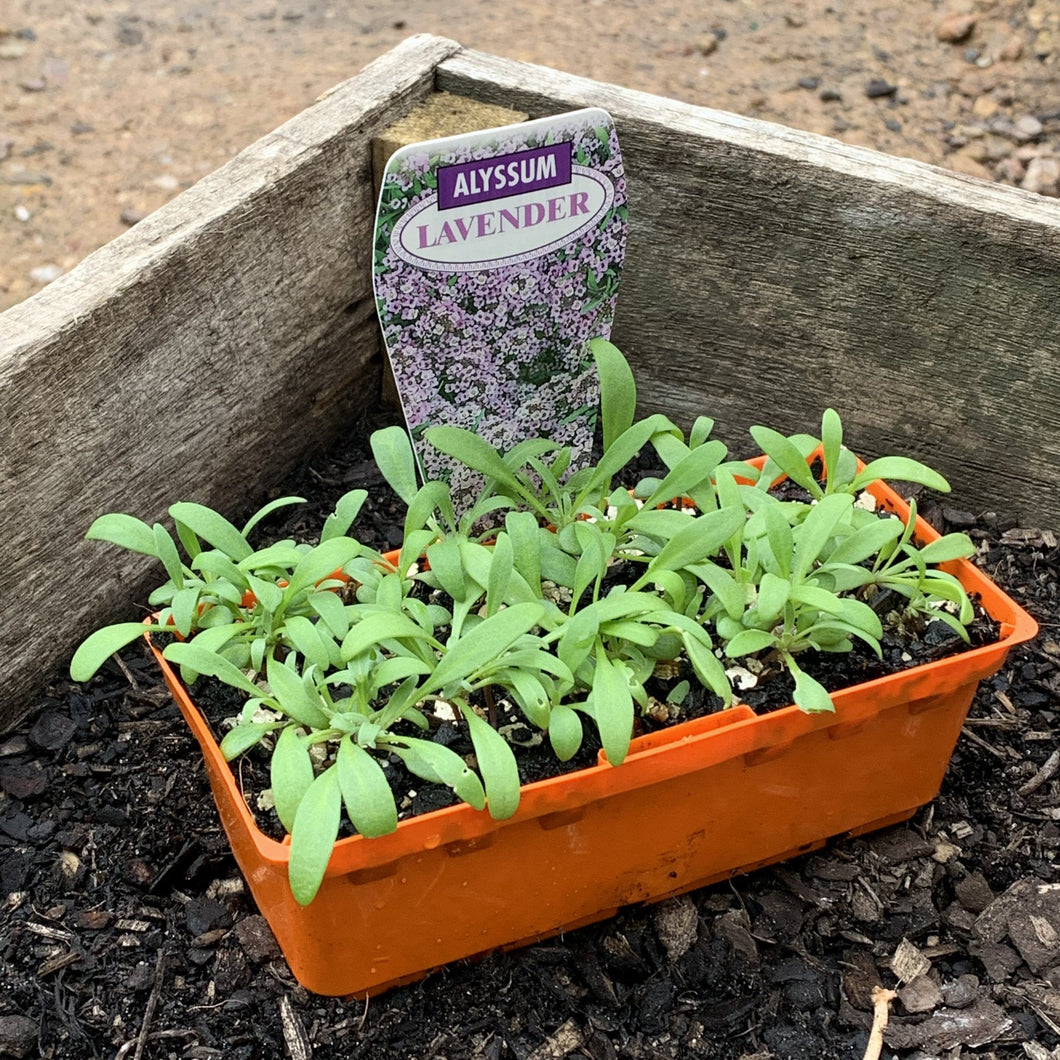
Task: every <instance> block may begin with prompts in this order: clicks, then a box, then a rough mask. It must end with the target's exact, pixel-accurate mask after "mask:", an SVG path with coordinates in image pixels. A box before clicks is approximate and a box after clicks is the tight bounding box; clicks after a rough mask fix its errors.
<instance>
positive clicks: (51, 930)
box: [22, 921, 75, 942]
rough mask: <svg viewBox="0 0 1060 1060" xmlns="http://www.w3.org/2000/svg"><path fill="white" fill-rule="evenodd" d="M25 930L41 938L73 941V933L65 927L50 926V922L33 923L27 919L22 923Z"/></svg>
mask: <svg viewBox="0 0 1060 1060" xmlns="http://www.w3.org/2000/svg"><path fill="white" fill-rule="evenodd" d="M22 926H23V927H24V928H25V929H26V931H32V932H33V934H34V935H40V936H41V938H45V939H53V940H54V941H56V942H73V941H74V937H75V936H74V933H73V932H72V931H67V930H66V928H57V927H52V926H51V925H50V924H35V923H34V922H33V921H27V922H26V923H25V924H23V925H22Z"/></svg>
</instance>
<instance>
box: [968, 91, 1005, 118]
mask: <svg viewBox="0 0 1060 1060" xmlns="http://www.w3.org/2000/svg"><path fill="white" fill-rule="evenodd" d="M1000 106H1001V104H1000V103H998V101H997V100H996V99H994V97H993V96H979V97H978V98H977V99H976V101H975V102H974V103H973V104H972V113H973V114H974V115H975V116H976V117H977V118H992V117H993V116H994V115H995V114H997V112H998V110H999V108H1000Z"/></svg>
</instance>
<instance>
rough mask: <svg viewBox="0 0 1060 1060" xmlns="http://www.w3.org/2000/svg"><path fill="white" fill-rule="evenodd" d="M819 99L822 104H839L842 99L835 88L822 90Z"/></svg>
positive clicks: (840, 93)
mask: <svg viewBox="0 0 1060 1060" xmlns="http://www.w3.org/2000/svg"><path fill="white" fill-rule="evenodd" d="M819 98H820V100H821V102H822V103H840V102H842V99H843V93H842V92H840V91H839V90H838V89H835V88H822V89H821V94H820V97H819Z"/></svg>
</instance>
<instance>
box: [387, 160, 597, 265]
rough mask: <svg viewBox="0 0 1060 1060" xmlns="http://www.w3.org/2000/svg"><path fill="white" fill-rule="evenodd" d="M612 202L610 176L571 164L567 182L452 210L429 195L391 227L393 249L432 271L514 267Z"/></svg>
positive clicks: (563, 240) (564, 240) (586, 227)
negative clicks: (441, 208) (440, 206)
mask: <svg viewBox="0 0 1060 1060" xmlns="http://www.w3.org/2000/svg"><path fill="white" fill-rule="evenodd" d="M614 201H615V189H614V186H613V185H612V184H611V181H610V180H608V179H607V177H606V176H605V175H604V174H602V173H597V172H596V171H594V170H591V169H587V168H585V167H584V166H573V167H572V170H571V180H570V183H569V184H563V185H561V186H560V187H555V188H545V189H543V190H541V191H531V192H525V193H524V194H522V195H512V196H510V197H509V198H506V199H493V200H491V201H487V202H480V203H474V204H470V205H467V206H460V207H457V208H455V209H449V210H439V209H438V196H437V195H432V196H431V197H430V198H429V199H425V200H424V201H423V202H422V203H419V204H418V205H417V206H415V207H413V208H412V209H411V210H409V211H408V212H407V213H406V214H405V215H404V216H403V217H402V218H401V220H400V221H399V222H398V223H397V224H396V225H395V226H394V231H393V234H392V235H391V237H390V240H391V247H392V248H393V250H394V253H395V254H397V256H398V257H399V258H401V259H402V260H403V261H407V262H408V263H409V264H410V265H415V266H417V267H418V268H421V269H428V270H433V271H437V272H475V271H477V270H479V269H488V268H495V267H497V266H500V265H514V264H516V263H517V262H520V261H529V260H530V259H532V258H536V257H540V256H541V255H542V254H547V253H548V252H549V251H551V250H558V249H559V248H560V247H563V246H566V245H567V244H568V243H570V242H572V241H573V240H575V239H577V238H578V237H579V236H581V235H583V234H584V233H586V232H588V231H590V230H591V229H593V228H595V227H596V225H597V224H599V222H600V220H601V218H602V217H603V216H604V214H606V213H607V211H608V210H609V209H610V208H611V205H612V204H613V203H614Z"/></svg>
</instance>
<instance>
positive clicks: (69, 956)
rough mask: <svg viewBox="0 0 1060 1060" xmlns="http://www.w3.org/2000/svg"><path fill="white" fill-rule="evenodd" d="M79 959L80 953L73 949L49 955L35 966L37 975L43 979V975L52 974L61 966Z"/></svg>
mask: <svg viewBox="0 0 1060 1060" xmlns="http://www.w3.org/2000/svg"><path fill="white" fill-rule="evenodd" d="M79 960H81V954H80V953H77V952H76V951H74V950H70V951H68V952H67V953H60V954H59V955H58V956H57V957H49V958H48V959H47V960H46V961H42V962H41V964H40V965H38V967H37V975H38V976H39V977H40V978H41V979H43V978H44V977H45V976H48V975H52V974H53V973H55V972H57V971H59V970H60V969H61V968H66V967H68V966H69V965H71V964H73V963H74V962H75V961H79Z"/></svg>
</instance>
